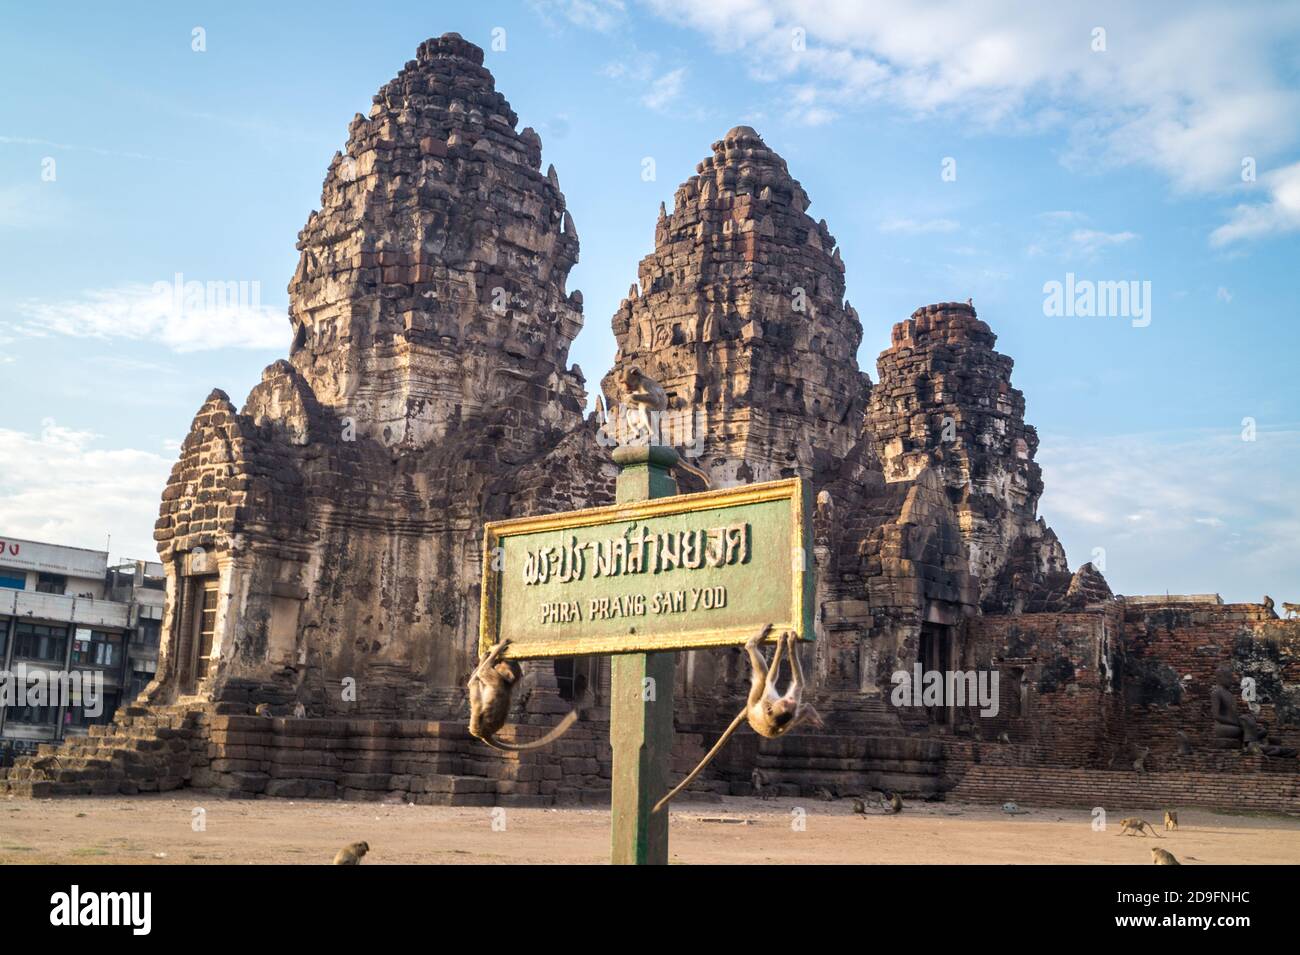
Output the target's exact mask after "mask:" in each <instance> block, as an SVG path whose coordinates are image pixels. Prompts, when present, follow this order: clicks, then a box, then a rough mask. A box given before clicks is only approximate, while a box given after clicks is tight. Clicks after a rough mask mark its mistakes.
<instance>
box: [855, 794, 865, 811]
mask: <svg viewBox="0 0 1300 955" xmlns="http://www.w3.org/2000/svg"><path fill="white" fill-rule="evenodd" d="M853 811H854V812H855V813H857V814H858V815H859V816H866V814H867V803H866V800H865V799H863V798H862V797H861V796H854V797H853Z"/></svg>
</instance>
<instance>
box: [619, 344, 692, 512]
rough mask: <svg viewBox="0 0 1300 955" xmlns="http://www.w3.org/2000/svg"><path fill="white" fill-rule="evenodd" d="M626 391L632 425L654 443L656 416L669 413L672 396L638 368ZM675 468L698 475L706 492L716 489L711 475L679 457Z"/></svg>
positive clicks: (631, 374) (628, 373)
mask: <svg viewBox="0 0 1300 955" xmlns="http://www.w3.org/2000/svg"><path fill="white" fill-rule="evenodd" d="M623 387H624V388H625V389H626V390H627V403H628V405H629V406H630V408H629V409H628V412H627V420H628V424H630V425H632V426H633V427H634V428H635V429H636V433H637V434H638V435H642V436H644V437H645V440H646V442H647V443H650V442H651V441H653V440H654V438H655V433H654V431H655V428H654V424H655V421H654V416H655V415H661V414H663V413H664V412H665V411H667V410H668V392H666V391H664V386H663V385H661V384H659V382H657V381H655V380H654V379H653V378H651V377H650V376H649V375H647V374H645V373H644V372H642V371H641V369H640V368H637V367H636V366H635V365H634V366H633V367H631V368H629V369H628V370H627V371H625V372H624V373H623ZM673 467H678V468H681V469H682V470H683V471H686V472H687V473H689V474H694V475H695V476H696V477H697V478H699V479H700V480H701V481H703V482H704V486H705V487H706V488H710V487H713V480H712V479H711V478H710V477H709V476H708V475H707V474H705V473H704V472H703V471H701V470H700V469H699V468H697V467H696V466H695V465H693V464H689V463H688V462H686V461H684V460H683V459H682V458H680V457H679V458H678V459H677V463H676V464H674V465H673Z"/></svg>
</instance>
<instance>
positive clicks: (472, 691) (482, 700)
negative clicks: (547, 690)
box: [469, 640, 580, 753]
mask: <svg viewBox="0 0 1300 955" xmlns="http://www.w3.org/2000/svg"><path fill="white" fill-rule="evenodd" d="M509 644H510V641H509V640H503V641H501V642H500V643H498V644H497V645H496V646H494V647H492V649H491V650H489V651H488V652H487V653H486V654H485V655H484V657H483V659H482V660H481V661H480V662H479V665H478V666H477V667H476V668H475V670H474V672H473V673H472V674H470V678H469V732H470V735H471V736H474V737H475V738H477V739H480V740H482V741H483V742H485V743H487V744H488V745H489V746H491V747H492V748H493V749H498V750H501V751H502V752H504V753H522V752H525V751H527V750H530V749H538V748H540V747H542V746H546V745H549V744H550V743H553V742H555V741H556V740H557V739H559V738H560V737H561V736H563V735H564V734H565V733H567V732H568V731H569V727H570V726H572V725H573V724H574V723H575V722H577V719H578V710H579V709H580V707H579V706H575V707H574V708H573V709H571V710H570V711H569V712H568V713H566V714H565V715H564V719H562V720H560V722H558V723H557V724H555V727H554V729H552V730H551V731H550V732H549V733H547V734H546V735H545V736H543V737H542V738H541V739H535V740H533V741H532V742H531V743H506V742H503V741H502V740H499V739H497V733H499V732H501V728H502V727H503V726H505V725H506V718H507V717H508V716H509V715H510V693H511V691H512V690H513V689H514V685H515V683H516V681H518V679H519V677H520V676H521V675H522V671H521V670H520V669H519V664H518V663H515V661H513V660H503V659H501V654H502V653H504V652H505V649H506V647H507V646H508V645H509Z"/></svg>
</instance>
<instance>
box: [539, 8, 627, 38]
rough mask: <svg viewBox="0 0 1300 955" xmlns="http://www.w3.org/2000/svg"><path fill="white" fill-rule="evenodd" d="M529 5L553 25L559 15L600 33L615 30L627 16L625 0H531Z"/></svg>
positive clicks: (570, 21) (576, 24) (574, 23)
mask: <svg viewBox="0 0 1300 955" xmlns="http://www.w3.org/2000/svg"><path fill="white" fill-rule="evenodd" d="M529 6H531V7H532V8H533V10H534V11H535V12H536V13H537V14H538V15H539V16H541V18H542V19H543V20H544V21H546V22H548V23H551V24H552V25H553V24H554V22H555V18H556V17H557V16H558V17H562V18H563V19H565V20H567V21H569V23H572V24H573V25H574V26H579V27H585V28H586V29H588V30H596V31H597V32H599V33H610V32H613V31H614V30H615V29H617V28H618V27H619V26H620V25H621V24H622V23H623V21H624V19H626V16H627V7H626V5H625V4H624V2H623V0H530V2H529Z"/></svg>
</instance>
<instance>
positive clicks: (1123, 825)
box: [1119, 816, 1160, 839]
mask: <svg viewBox="0 0 1300 955" xmlns="http://www.w3.org/2000/svg"><path fill="white" fill-rule="evenodd" d="M1144 830H1145V831H1144ZM1147 832H1150V833H1151V835H1153V836H1155V837H1156V838H1157V839H1159V838H1160V833H1158V832H1156V828H1155V826H1153V825H1151V823H1149V822H1147V821H1146V820H1145V819H1139V818H1138V817H1137V816H1129V817H1128V818H1127V819H1121V820H1120V821H1119V834H1120V835H1121V836H1145V835H1146V834H1147Z"/></svg>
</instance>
